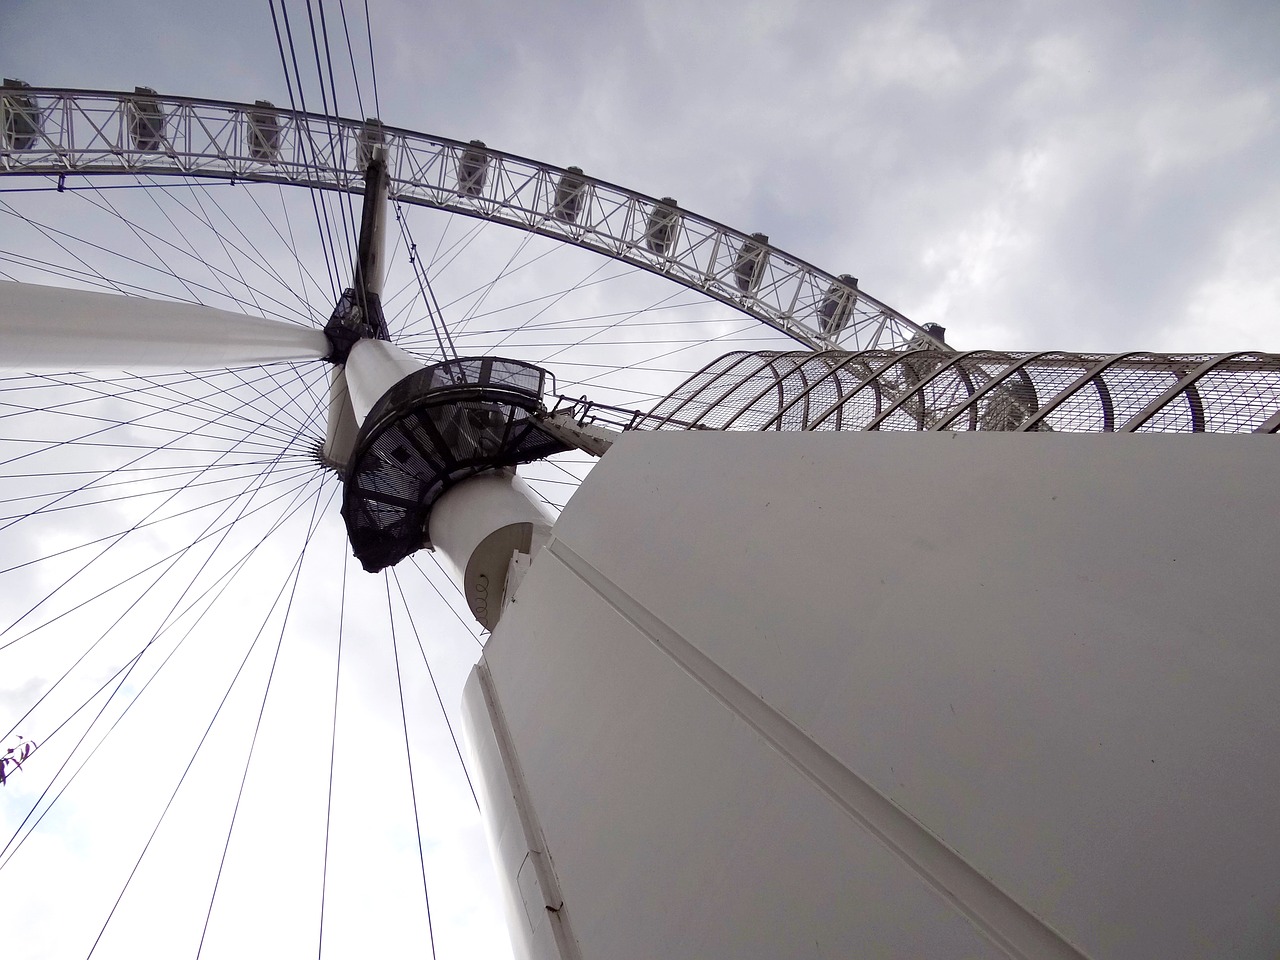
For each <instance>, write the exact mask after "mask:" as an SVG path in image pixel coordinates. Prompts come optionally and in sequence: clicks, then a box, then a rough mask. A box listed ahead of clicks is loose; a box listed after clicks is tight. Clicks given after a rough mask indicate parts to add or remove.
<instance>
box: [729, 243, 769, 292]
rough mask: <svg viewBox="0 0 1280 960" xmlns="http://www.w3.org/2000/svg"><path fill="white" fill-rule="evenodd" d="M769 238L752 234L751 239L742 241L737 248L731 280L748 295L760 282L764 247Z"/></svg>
mask: <svg viewBox="0 0 1280 960" xmlns="http://www.w3.org/2000/svg"><path fill="white" fill-rule="evenodd" d="M768 245H769V238H768V237H767V236H765V234H763V233H753V234H752V235H751V239H749V240H743V241H742V246H741V247H739V248H738V259H737V260H735V261H734V262H733V279H734V282H735V283H737V285H738V289H739V290H741V291H742V292H743V293H750V292H751V291H752V290H754V289H755V288H756V284H757V283H759V282H760V274H761V272H762V271H763V268H764V261H765V247H767V246H768Z"/></svg>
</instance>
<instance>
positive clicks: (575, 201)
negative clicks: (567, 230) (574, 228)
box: [551, 167, 587, 223]
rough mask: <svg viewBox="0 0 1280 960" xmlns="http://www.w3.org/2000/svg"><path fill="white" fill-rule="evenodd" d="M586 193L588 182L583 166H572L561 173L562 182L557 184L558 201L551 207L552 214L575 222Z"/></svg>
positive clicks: (559, 218) (565, 220) (569, 221)
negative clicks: (584, 177) (585, 178)
mask: <svg viewBox="0 0 1280 960" xmlns="http://www.w3.org/2000/svg"><path fill="white" fill-rule="evenodd" d="M586 193H587V182H586V181H585V180H583V179H582V168H581V167H570V168H569V169H568V170H566V171H565V172H564V173H562V174H561V175H560V182H559V183H557V184H556V201H555V203H554V204H553V205H552V207H551V215H552V216H553V217H555V218H556V219H557V220H563V221H564V222H565V223H575V222H576V221H577V219H578V214H579V213H580V212H581V211H582V201H583V198H584V197H585V196H586Z"/></svg>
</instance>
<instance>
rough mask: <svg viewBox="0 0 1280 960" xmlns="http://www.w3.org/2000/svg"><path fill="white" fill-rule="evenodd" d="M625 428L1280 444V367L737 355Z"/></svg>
mask: <svg viewBox="0 0 1280 960" xmlns="http://www.w3.org/2000/svg"><path fill="white" fill-rule="evenodd" d="M627 426H628V427H631V428H634V429H684V430H687V429H704V430H1005V431H1010V430H1018V431H1027V430H1031V431H1035V430H1040V431H1051V430H1052V431H1066V432H1078V433H1135V432H1149V433H1249V432H1255V433H1275V432H1276V431H1277V430H1278V429H1280V355H1277V354H1269V353H1223V354H1154V353H1120V354H1081V353H1061V352H1049V353H1001V352H997V351H991V350H974V351H970V352H966V353H958V352H953V351H945V350H935V349H917V350H905V351H887V350H865V351H861V352H857V353H850V352H845V351H835V350H827V351H819V352H816V353H814V352H804V351H795V352H772V351H761V352H749V353H746V352H744V353H730V354H727V355H725V356H723V357H720V358H719V359H717V360H715V361H714V362H712V363H711V364H709V365H708V366H707V367H705V368H704V369H702V370H701V371H699V372H698V373H696V374H694V375H693V376H692V377H690V378H689V379H688V380H687V381H685V383H684V384H682V385H681V386H680V387H679V388H677V389H676V390H675V391H674V392H673V393H671V394H670V395H669V396H668V397H666V398H665V399H663V400H662V401H660V402H659V403H658V404H657V405H656V406H655V407H654V409H653V410H652V411H650V412H649V413H647V414H643V415H640V416H638V417H636V418H634V420H633V422H632V423H630V424H628V425H627Z"/></svg>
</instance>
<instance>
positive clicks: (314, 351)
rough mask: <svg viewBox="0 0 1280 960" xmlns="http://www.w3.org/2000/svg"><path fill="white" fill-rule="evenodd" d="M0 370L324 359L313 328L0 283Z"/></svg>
mask: <svg viewBox="0 0 1280 960" xmlns="http://www.w3.org/2000/svg"><path fill="white" fill-rule="evenodd" d="M0 343H3V344H4V349H3V351H2V352H0V367H3V368H5V369H10V370H24V371H28V372H37V371H42V370H59V371H67V370H157V369H163V370H211V369H214V368H224V367H242V366H251V365H255V364H262V363H274V362H279V361H286V360H319V359H321V358H322V357H324V356H325V355H326V354H327V353H328V352H329V343H328V341H327V340H326V339H325V336H324V334H323V333H322V332H321V331H319V330H315V329H309V328H307V327H302V326H296V325H294V324H289V323H283V322H280V321H278V320H268V319H266V318H265V317H250V316H245V315H244V314H240V313H232V312H230V311H229V310H219V309H216V308H214V307H204V306H200V305H198V304H190V303H177V302H174V301H169V300H150V299H146V298H143V297H124V296H119V295H117V294H110V293H90V292H88V291H84V290H66V289H63V288H61V287H46V286H41V285H39V284H32V283H17V282H14V281H4V282H0Z"/></svg>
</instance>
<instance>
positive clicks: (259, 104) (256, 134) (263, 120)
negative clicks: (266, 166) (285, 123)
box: [245, 100, 280, 163]
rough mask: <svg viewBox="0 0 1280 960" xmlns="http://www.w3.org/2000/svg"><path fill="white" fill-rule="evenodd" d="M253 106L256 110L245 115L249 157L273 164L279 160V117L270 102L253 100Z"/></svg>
mask: <svg viewBox="0 0 1280 960" xmlns="http://www.w3.org/2000/svg"><path fill="white" fill-rule="evenodd" d="M253 105H254V107H256V108H257V109H255V110H250V111H249V112H248V113H247V114H246V115H245V118H246V120H247V121H248V124H249V138H248V139H249V156H250V157H251V158H252V159H254V160H261V161H263V162H266V163H274V162H275V161H276V160H278V159H280V115H279V113H277V112H276V107H275V104H273V103H272V102H271V101H270V100H255V101H254V103H253Z"/></svg>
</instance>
